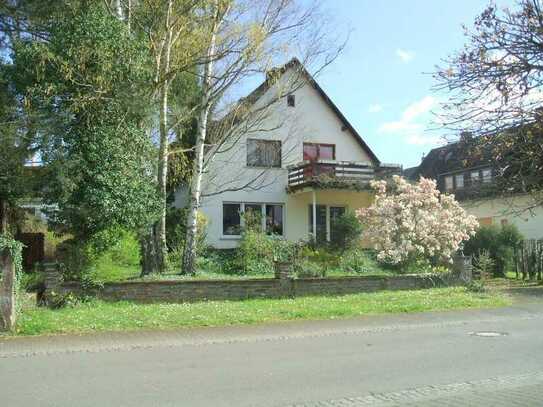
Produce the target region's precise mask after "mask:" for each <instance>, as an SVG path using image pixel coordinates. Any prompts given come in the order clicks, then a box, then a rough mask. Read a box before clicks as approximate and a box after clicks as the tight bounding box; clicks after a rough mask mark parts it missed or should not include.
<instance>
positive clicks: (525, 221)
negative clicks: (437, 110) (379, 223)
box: [404, 143, 543, 239]
mask: <svg viewBox="0 0 543 407" xmlns="http://www.w3.org/2000/svg"><path fill="white" fill-rule="evenodd" d="M472 161H473V160H472ZM467 162H469V160H468V156H467V153H466V152H465V151H464V149H462V148H460V147H459V144H458V143H450V144H447V145H445V146H442V147H437V148H434V149H433V150H431V151H430V152H429V153H428V154H427V155H426V156H425V157H424V159H423V160H422V162H421V163H420V165H419V166H418V167H414V168H408V169H406V170H405V172H404V175H405V176H406V177H408V178H410V179H412V180H413V181H416V180H417V179H418V178H419V177H420V176H423V177H426V178H433V179H435V180H436V181H437V185H438V188H439V189H440V191H441V192H445V193H448V194H454V195H455V197H456V199H458V201H459V202H460V204H461V205H462V207H463V208H464V209H465V210H466V211H467V212H468V213H469V214H471V215H474V216H476V217H477V219H478V221H479V224H481V225H487V226H488V225H504V224H514V225H516V226H517V228H518V230H519V231H520V232H521V233H522V235H523V236H524V237H525V238H527V239H541V238H543V208H542V207H541V206H538V205H534V202H532V199H531V198H530V196H529V195H526V194H513V195H511V196H509V197H503V196H502V194H498V193H497V191H496V188H495V186H496V183H495V181H496V178H495V170H494V168H493V165H492V160H491V158H481V159H480V160H478V161H476V162H471V164H466V163H467ZM529 207H533V209H532V210H530V211H527V210H526V208H529Z"/></svg>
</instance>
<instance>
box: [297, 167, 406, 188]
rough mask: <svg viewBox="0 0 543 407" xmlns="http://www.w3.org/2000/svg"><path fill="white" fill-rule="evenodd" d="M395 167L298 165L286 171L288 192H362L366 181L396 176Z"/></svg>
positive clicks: (398, 171)
mask: <svg viewBox="0 0 543 407" xmlns="http://www.w3.org/2000/svg"><path fill="white" fill-rule="evenodd" d="M400 173H401V167H400V166H398V165H395V164H381V165H379V166H375V165H373V164H372V163H368V162H355V161H329V160H319V161H302V162H300V163H298V164H294V165H291V166H289V167H288V188H287V189H288V191H289V192H293V191H296V190H299V189H301V188H304V187H321V188H331V189H335V188H340V189H341V188H354V189H363V188H365V187H367V186H368V185H369V183H370V181H372V180H374V179H376V178H380V177H383V176H386V175H392V174H400Z"/></svg>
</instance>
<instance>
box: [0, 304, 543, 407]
mask: <svg viewBox="0 0 543 407" xmlns="http://www.w3.org/2000/svg"><path fill="white" fill-rule="evenodd" d="M526 298H528V299H527V300H524V301H521V302H518V303H517V304H516V305H515V306H514V307H510V308H502V309H496V310H472V311H464V312H446V313H425V314H410V315H397V316H386V317H366V318H359V319H353V320H341V321H339V320H338V321H325V322H304V323H286V324H276V325H266V326H258V327H239V328H220V329H214V328H213V329H211V328H210V329H197V330H184V331H174V332H163V333H153V332H143V333H142V332H140V333H131V334H107V335H94V336H83V337H73V336H62V337H51V338H25V339H15V340H14V339H7V340H3V341H0V405H2V406H6V407H7V406H116V407H117V406H294V405H296V406H458V405H474V406H510V405H519V406H542V405H543V302H541V301H540V299H539V297H538V296H534V297H526ZM532 298H533V300H532ZM494 335H497V336H494Z"/></svg>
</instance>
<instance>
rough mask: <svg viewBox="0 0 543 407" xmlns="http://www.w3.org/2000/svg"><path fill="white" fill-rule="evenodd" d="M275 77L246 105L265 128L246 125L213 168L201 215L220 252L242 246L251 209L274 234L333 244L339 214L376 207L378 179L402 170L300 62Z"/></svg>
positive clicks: (222, 149)
mask: <svg viewBox="0 0 543 407" xmlns="http://www.w3.org/2000/svg"><path fill="white" fill-rule="evenodd" d="M272 73H273V81H272V80H270V77H268V79H267V80H266V81H265V82H264V83H263V84H262V85H261V86H259V87H258V88H257V89H256V90H255V91H254V92H253V93H252V94H251V95H249V96H248V97H247V98H246V99H245V100H250V101H251V106H252V109H254V111H255V115H261V117H260V119H258V120H254V122H255V123H256V122H258V128H257V127H256V126H245V124H243V125H240V129H241V130H239V132H238V134H237V136H235V137H232V139H231V140H230V141H229V142H228V143H226V144H224V145H222V146H221V147H217V148H218V149H219V152H218V153H217V154H216V155H215V157H214V159H213V160H212V161H211V162H210V163H208V166H207V173H206V174H205V178H204V180H203V194H204V197H203V200H202V205H201V212H202V213H203V214H204V215H205V217H206V218H207V220H208V227H207V241H208V243H209V244H210V245H212V246H213V247H216V248H233V247H236V246H237V245H238V243H239V239H240V237H241V231H242V229H243V224H244V216H243V214H244V213H246V212H248V211H253V212H256V213H259V214H261V219H262V230H263V231H265V232H267V233H269V234H276V235H281V236H284V237H285V238H287V239H289V240H292V241H298V240H308V239H310V238H311V237H315V238H316V239H317V240H318V241H326V240H330V239H331V238H333V236H332V233H333V229H334V228H333V224H334V222H335V219H337V217H338V216H340V215H341V214H342V213H344V212H345V211H346V210H348V209H349V210H356V209H358V208H362V207H366V206H368V205H369V204H370V203H371V200H372V194H371V192H370V191H369V181H370V180H372V179H374V178H375V177H380V176H384V175H387V174H389V173H390V172H391V171H395V172H397V173H399V172H400V171H401V169H400V167H399V166H390V165H383V164H382V163H381V162H380V160H379V159H378V158H377V157H376V155H375V154H374V153H373V152H372V151H371V149H370V148H369V147H368V145H367V144H366V143H365V142H364V140H363V139H362V138H361V137H360V135H359V134H358V133H357V132H356V130H355V129H354V128H353V126H352V125H351V124H350V123H349V122H348V121H347V119H346V118H345V117H344V116H343V114H342V113H341V112H340V111H339V109H338V108H337V107H336V106H335V105H334V103H333V102H332V101H331V100H330V98H329V97H328V96H327V95H326V94H325V92H324V91H323V90H322V88H321V87H320V86H319V85H318V84H317V82H316V81H315V80H314V79H313V78H312V77H311V76H310V75H309V74H308V73H307V71H306V70H305V69H304V68H303V66H302V65H301V64H300V63H299V62H298V61H297V60H292V61H291V62H289V63H288V64H286V65H285V66H283V67H282V68H280V69H277V70H273V71H272ZM294 77H296V78H297V79H296V80H293V78H294ZM294 83H296V85H293V84H294ZM276 99H277V100H276ZM270 100H276V101H275V102H274V103H272V104H271V106H269V108H266V109H262V107H263V106H264V107H265V106H268V104H269V103H268V102H269V101H270ZM264 110H265V111H266V115H265V116H263V115H262V111H264ZM253 119H254V118H253ZM248 127H251V128H250V130H249V129H248ZM177 198H178V199H177V203H178V205H179V204H180V202H182V201H186V192H183V191H179V193H178V196H177Z"/></svg>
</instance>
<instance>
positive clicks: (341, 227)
mask: <svg viewBox="0 0 543 407" xmlns="http://www.w3.org/2000/svg"><path fill="white" fill-rule="evenodd" d="M330 232H331V233H330V235H331V239H332V240H331V242H330V243H331V245H332V247H334V248H335V249H339V250H341V251H343V250H346V249H349V248H352V247H356V246H358V245H359V244H360V237H361V235H362V224H361V223H360V221H359V220H358V218H357V217H356V214H355V213H354V212H353V211H346V212H345V213H344V214H342V215H340V216H339V217H338V218H337V219H335V220H334V222H332V224H331V231H330Z"/></svg>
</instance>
